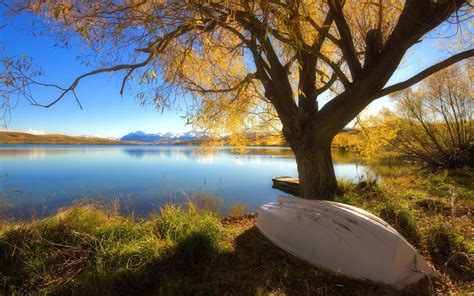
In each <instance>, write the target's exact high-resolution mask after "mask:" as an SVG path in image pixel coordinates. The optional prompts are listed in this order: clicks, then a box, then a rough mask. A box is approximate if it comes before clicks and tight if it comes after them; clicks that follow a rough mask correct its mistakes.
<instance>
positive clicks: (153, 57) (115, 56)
mask: <svg viewBox="0 0 474 296" xmlns="http://www.w3.org/2000/svg"><path fill="white" fill-rule="evenodd" d="M467 2H468V1H466V0H445V1H434V0H432V1H430V0H407V1H401V0H399V1H397V0H391V1H388V0H386V1H382V0H368V1H358V0H346V1H344V0H293V1H275V0H260V1H239V0H208V1H171V0H170V1H166V0H155V1H152V0H149V1H146V0H143V1H139V0H120V1H114V0H103V1H88V0H82V1H81V0H63V1H51V0H30V1H7V2H5V3H4V4H5V5H6V7H7V9H8V11H11V12H13V13H14V14H16V13H20V12H22V11H29V12H33V13H36V14H38V15H40V16H42V17H44V18H45V19H46V22H47V23H48V24H49V25H50V27H51V28H53V29H57V33H58V34H60V36H61V38H60V39H61V40H63V41H64V40H66V41H67V40H69V39H68V38H71V37H72V38H74V35H76V36H77V35H79V36H81V38H82V40H83V41H85V43H86V44H87V45H88V46H90V48H91V49H93V50H94V51H95V52H96V56H97V57H100V59H99V61H100V67H98V68H97V69H96V70H94V71H92V72H90V73H86V74H84V75H82V76H80V77H77V79H76V80H75V81H74V82H73V83H72V84H70V85H69V86H62V87H59V86H56V87H58V88H59V89H60V90H61V91H62V92H61V95H59V96H58V97H57V98H54V99H53V100H52V101H51V102H48V103H43V104H42V106H45V107H50V106H52V105H54V104H55V103H56V102H58V101H59V100H61V99H62V98H63V97H64V96H65V95H67V94H69V93H72V94H74V95H75V88H76V87H77V85H78V84H79V82H80V81H81V80H82V79H84V78H86V77H88V76H91V75H96V74H99V73H102V72H121V73H123V76H122V78H123V80H122V87H121V90H120V92H121V93H122V92H123V91H124V88H125V87H126V84H127V81H129V80H131V79H134V78H137V79H139V80H140V82H141V83H143V84H148V85H150V87H151V88H150V89H149V91H147V92H141V91H140V92H139V97H140V98H142V99H145V98H150V97H151V98H152V100H153V102H154V103H155V104H157V105H160V106H163V105H168V104H170V102H171V100H172V96H170V94H174V95H176V94H180V93H181V92H183V93H188V94H192V95H193V98H194V103H195V104H194V105H192V107H193V108H192V109H191V110H190V111H191V112H190V113H189V116H188V118H189V119H190V121H191V122H193V123H195V124H198V125H199V124H201V125H207V126H212V125H213V124H215V123H218V124H220V125H224V126H226V127H228V128H232V127H233V126H234V127H235V126H239V125H240V124H243V123H245V122H246V120H247V118H249V116H251V117H252V118H253V121H252V123H253V124H263V125H265V124H270V121H269V120H270V119H271V118H272V115H273V114H276V115H277V116H278V119H279V120H280V122H281V125H280V126H281V129H282V132H283V135H284V136H285V138H286V140H287V141H288V143H289V144H290V146H291V148H292V149H293V151H294V154H295V157H296V162H297V165H298V174H299V178H300V186H301V190H300V192H301V197H304V198H312V199H324V198H325V199H329V198H331V197H332V196H333V194H334V193H335V191H336V190H337V183H336V177H335V174H334V168H333V164H332V159H331V151H330V149H331V142H332V139H333V137H334V136H335V135H336V134H337V133H338V132H339V131H340V130H341V129H342V128H344V127H345V126H346V125H347V124H348V123H349V122H350V121H351V120H353V119H354V117H355V116H357V114H358V113H359V112H361V111H362V110H363V109H364V108H365V107H366V106H367V105H368V104H369V103H370V102H372V101H374V100H375V99H377V98H380V97H382V96H385V95H388V94H390V93H392V92H395V91H399V90H401V89H404V88H407V87H410V86H412V85H414V84H416V83H417V82H419V81H421V80H422V79H424V78H426V77H428V76H429V75H431V74H432V73H434V72H436V71H439V70H440V69H443V68H445V67H447V66H449V65H451V64H453V63H456V62H458V61H460V60H462V59H466V58H469V57H472V56H473V55H474V50H473V49H468V50H466V51H463V52H459V53H456V54H453V55H451V57H449V58H448V59H446V60H444V61H441V62H439V63H437V64H435V65H432V66H430V67H428V68H426V69H425V70H423V71H421V72H420V73H418V74H417V75H415V76H413V77H412V78H410V79H408V80H406V81H402V82H399V83H396V84H394V85H390V86H386V84H387V82H388V81H389V79H390V78H391V77H392V75H393V74H394V72H395V70H396V69H397V67H398V66H399V65H400V64H401V62H402V59H403V57H404V55H405V53H406V52H407V51H408V50H409V49H410V48H411V47H412V46H413V45H415V44H416V43H418V42H420V40H421V39H422V38H423V37H424V36H425V35H426V34H428V33H429V32H430V31H432V30H433V29H434V28H436V27H437V26H439V25H441V24H443V23H446V22H447V21H449V20H452V21H453V22H456V23H459V22H462V21H463V19H469V17H471V16H472V15H470V14H471V13H472V11H471V7H472V6H471V4H470V3H467ZM124 60H126V61H124ZM23 79H24V81H26V83H25V84H26V85H29V84H30V83H31V84H32V83H38V82H37V81H35V80H33V79H29V78H25V77H23ZM322 97H324V98H329V101H328V102H327V103H326V104H324V105H323V104H322V103H321V98H322ZM30 99H31V97H30ZM34 104H36V101H34ZM38 105H41V104H38Z"/></svg>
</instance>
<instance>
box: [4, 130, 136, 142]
mask: <svg viewBox="0 0 474 296" xmlns="http://www.w3.org/2000/svg"><path fill="white" fill-rule="evenodd" d="M0 144H131V142H122V141H117V140H111V139H104V138H95V137H94V138H92V137H91V138H85V137H72V136H65V135H53V134H51V135H33V134H28V133H20V132H0Z"/></svg>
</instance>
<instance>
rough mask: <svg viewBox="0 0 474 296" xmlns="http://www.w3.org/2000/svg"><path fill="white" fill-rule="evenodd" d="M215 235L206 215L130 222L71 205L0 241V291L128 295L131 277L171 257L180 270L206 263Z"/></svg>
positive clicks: (167, 212) (165, 214)
mask: <svg viewBox="0 0 474 296" xmlns="http://www.w3.org/2000/svg"><path fill="white" fill-rule="evenodd" d="M220 231H221V228H220V222H219V220H218V219H217V218H216V217H215V216H214V215H212V214H208V213H199V212H198V211H196V210H195V209H193V208H192V207H190V208H189V209H184V208H178V207H165V208H164V209H163V210H162V215H161V216H158V217H156V218H154V219H151V220H147V221H133V220H131V219H127V218H124V217H121V216H118V215H117V214H114V213H113V212H109V211H107V210H106V209H104V208H101V207H98V206H92V205H76V206H73V207H71V208H69V209H67V210H63V211H60V212H58V213H57V214H56V215H54V216H52V217H50V218H46V219H43V220H39V221H32V222H30V223H24V224H16V225H12V226H11V227H8V228H7V229H4V230H3V231H2V233H0V266H2V268H1V269H0V291H2V292H4V293H7V294H11V293H20V294H22V293H23V292H22V291H28V293H33V292H34V293H40V294H43V293H45V294H49V293H58V292H59V291H60V290H61V291H68V290H70V291H74V290H77V289H80V290H81V291H83V292H84V293H85V294H87V293H86V292H87V291H89V292H91V293H92V292H93V291H98V290H107V289H110V288H112V287H115V288H117V286H121V285H124V283H127V284H126V285H127V289H129V288H130V287H132V286H133V285H134V284H136V283H138V282H140V281H139V280H138V279H136V278H135V277H140V276H142V273H145V271H146V270H148V269H149V268H150V266H152V265H156V264H158V265H159V264H161V262H165V261H166V260H169V257H170V256H172V254H173V252H175V251H176V252H177V253H178V254H179V255H180V256H182V257H183V258H184V259H185V260H186V261H187V262H192V263H194V262H199V261H200V260H203V259H205V258H208V257H209V256H210V255H211V254H212V252H214V250H216V249H217V247H218V244H219V241H218V239H219V235H220V233H219V232H220ZM173 250H175V251H173ZM19 289H20V290H19Z"/></svg>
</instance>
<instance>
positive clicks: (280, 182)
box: [272, 176, 300, 196]
mask: <svg viewBox="0 0 474 296" xmlns="http://www.w3.org/2000/svg"><path fill="white" fill-rule="evenodd" d="M272 181H273V186H272V188H275V189H278V190H281V191H283V192H285V193H288V194H291V195H294V196H299V195H300V182H299V179H298V178H293V177H289V176H282V177H275V178H273V179H272Z"/></svg>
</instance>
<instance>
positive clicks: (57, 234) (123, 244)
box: [0, 174, 474, 295]
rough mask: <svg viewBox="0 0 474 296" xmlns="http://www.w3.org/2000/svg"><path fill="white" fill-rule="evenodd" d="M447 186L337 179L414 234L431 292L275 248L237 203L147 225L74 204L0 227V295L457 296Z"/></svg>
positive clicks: (463, 231)
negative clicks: (428, 267) (343, 272)
mask: <svg viewBox="0 0 474 296" xmlns="http://www.w3.org/2000/svg"><path fill="white" fill-rule="evenodd" d="M456 178H457V176H451V175H449V174H447V175H443V174H441V175H438V176H434V177H430V178H427V177H426V176H423V175H420V176H419V175H409V176H403V177H394V178H389V179H385V180H384V181H383V182H381V183H379V184H372V185H371V186H370V187H367V186H365V187H364V186H357V185H356V184H351V183H350V182H348V181H344V186H343V192H344V193H343V195H341V196H339V197H338V199H339V201H342V202H346V203H351V204H354V205H356V206H358V207H362V208H365V209H367V210H369V211H370V212H373V213H377V214H379V215H380V216H382V217H385V219H386V220H388V221H389V222H390V223H392V225H393V226H394V227H396V228H397V229H398V230H399V231H400V232H402V233H404V232H405V231H407V230H409V231H411V232H412V233H416V234H417V238H416V241H415V239H414V236H412V235H408V234H405V235H406V236H407V239H408V240H409V241H410V242H412V243H413V244H415V245H416V248H417V249H418V250H419V251H420V252H421V253H422V254H423V255H424V256H425V257H427V258H428V259H431V261H432V262H433V264H434V265H435V267H436V268H437V269H438V270H439V271H440V272H441V273H442V277H441V279H440V280H437V281H435V282H434V283H433V286H431V285H430V283H429V282H428V281H422V282H421V283H419V284H417V285H415V286H411V287H408V288H406V289H405V290H403V291H395V290H392V289H389V288H387V287H382V286H379V285H376V284H373V283H370V282H364V281H357V280H353V279H349V278H346V277H343V276H340V275H337V274H334V273H331V272H327V271H324V270H322V269H320V268H317V267H314V266H311V265H309V264H306V263H305V262H303V261H301V260H299V259H297V258H295V257H293V256H291V255H289V254H287V253H285V252H284V251H282V250H280V249H279V248H277V247H275V246H274V245H273V244H272V243H271V242H269V241H268V240H267V239H266V238H265V237H263V236H262V235H261V234H260V232H259V231H258V230H257V229H256V227H255V219H256V215H255V214H242V211H243V210H244V209H243V208H244V206H243V205H238V206H236V210H232V211H235V213H236V215H233V216H227V217H220V216H219V214H218V213H222V212H223V211H222V208H221V206H222V203H221V202H220V201H218V200H212V198H211V197H209V196H199V197H193V198H190V199H189V200H190V202H189V203H188V204H187V205H183V206H176V205H173V206H172V205H169V206H165V207H163V208H162V209H161V210H160V211H159V212H158V213H156V214H154V215H151V216H150V217H148V218H146V219H136V218H134V217H133V216H132V215H130V216H120V215H119V214H117V213H118V211H117V210H114V209H113V208H112V209H111V208H110V207H109V208H107V207H103V206H100V205H97V204H96V205H91V204H77V205H73V206H71V207H69V208H67V209H64V210H61V211H59V212H58V213H57V214H55V215H53V216H51V217H48V218H45V219H41V220H33V221H29V222H26V221H25V222H9V223H3V224H0V225H2V226H1V227H0V266H1V268H0V294H2V293H3V294H5V295H25V294H36V295H38V294H39V295H43V294H48V295H51V294H52V295H55V294H61V295H64V294H66V295H68V294H73V295H223V294H226V295H430V294H434V293H445V294H447V293H458V294H459V295H467V294H468V292H469V291H472V289H473V285H472V283H473V281H474V274H473V265H472V262H473V261H472V259H473V258H474V257H473V256H474V255H473V247H472V239H473V233H472V232H473V228H472V216H471V215H472V213H471V212H472V209H473V208H472V204H471V197H472V196H473V195H472V193H473V188H472V182H471V183H469V182H462V183H458V181H457V179H456ZM433 205H434V206H433ZM440 209H442V210H440ZM229 212H231V209H229V210H228V211H227V213H229ZM220 215H222V214H220ZM391 219H392V220H391ZM440 221H441V222H440ZM409 233H410V232H409Z"/></svg>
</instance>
